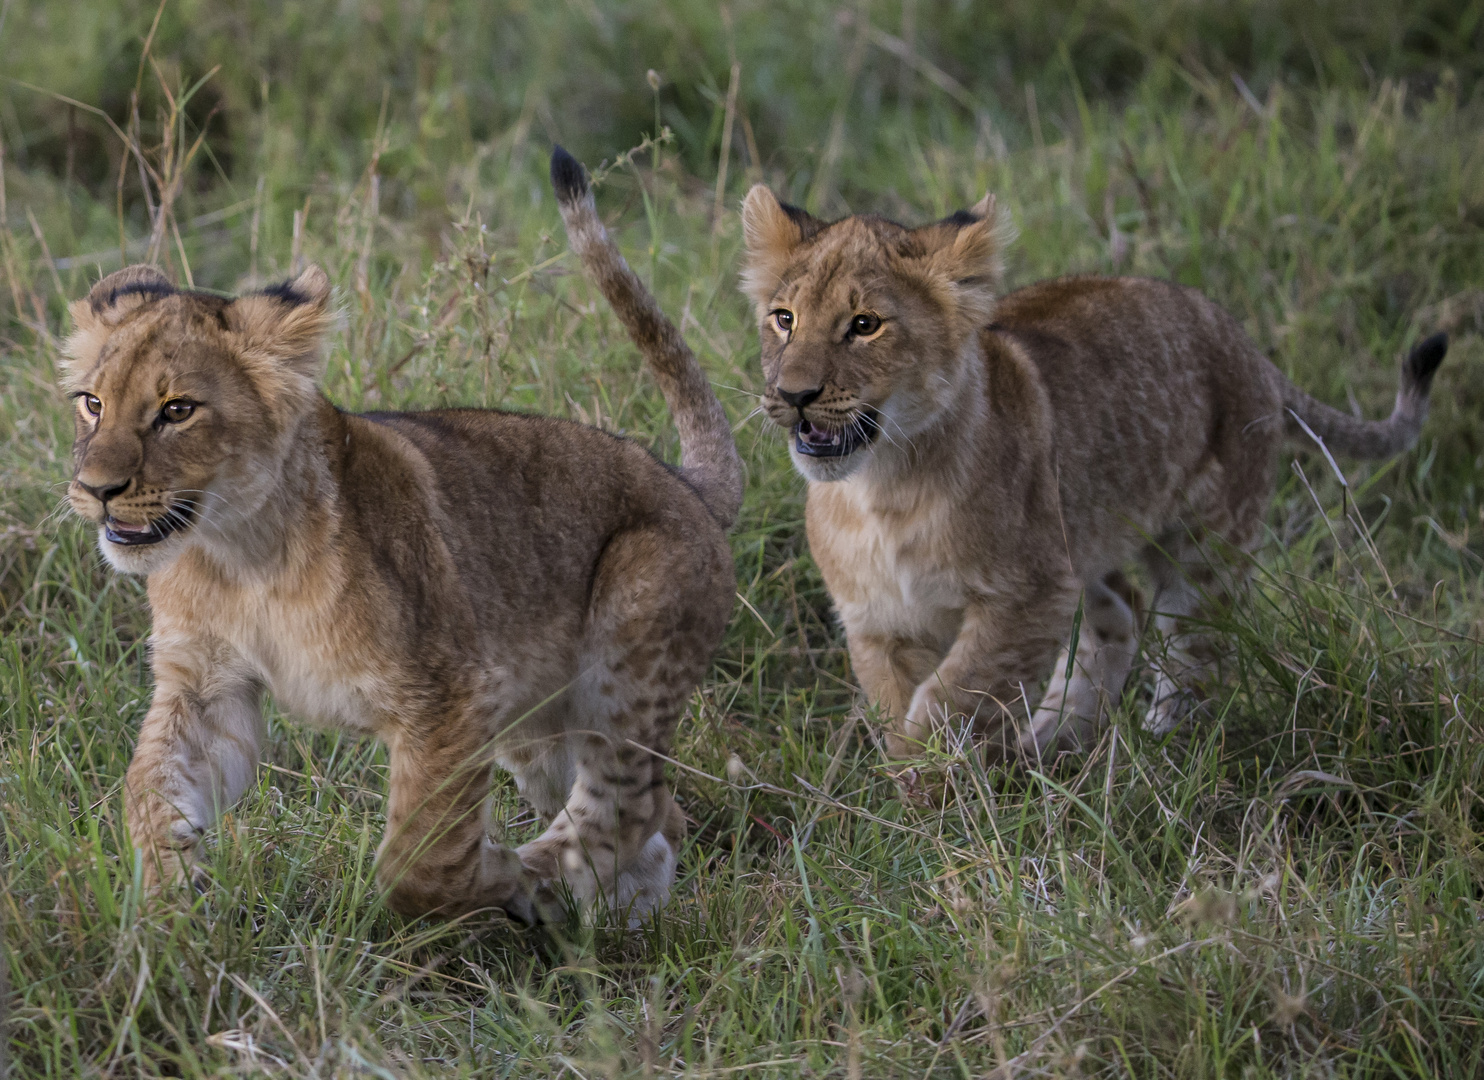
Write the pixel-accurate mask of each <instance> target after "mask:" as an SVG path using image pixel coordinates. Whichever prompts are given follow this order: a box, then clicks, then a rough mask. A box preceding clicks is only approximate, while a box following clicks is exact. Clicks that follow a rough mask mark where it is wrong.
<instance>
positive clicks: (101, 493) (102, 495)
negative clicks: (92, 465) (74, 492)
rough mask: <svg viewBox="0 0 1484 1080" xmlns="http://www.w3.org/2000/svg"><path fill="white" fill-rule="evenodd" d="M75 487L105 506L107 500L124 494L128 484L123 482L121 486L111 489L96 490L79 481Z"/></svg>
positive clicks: (90, 485)
mask: <svg viewBox="0 0 1484 1080" xmlns="http://www.w3.org/2000/svg"><path fill="white" fill-rule="evenodd" d="M77 486H78V487H80V488H82V489H83V490H84V491H86V492H87V493H88V494H89V495H91V496H92V497H93V498H95V499H97V500H98V501H99V502H100V503H105V504H106V503H107V502H108V500H109V499H111V498H113V497H114V496H115V495H122V494H123V493H124V489H125V488H126V487H128V486H129V482H128V481H127V480H125V481H124V482H123V483H122V484H116V485H114V486H113V487H105V488H96V487H94V486H93V485H92V484H84V483H83V482H82V481H81V480H79V481H78V482H77Z"/></svg>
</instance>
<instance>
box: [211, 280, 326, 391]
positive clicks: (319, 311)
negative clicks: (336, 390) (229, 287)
mask: <svg viewBox="0 0 1484 1080" xmlns="http://www.w3.org/2000/svg"><path fill="white" fill-rule="evenodd" d="M222 315H223V317H224V318H225V319H226V322H227V326H228V328H229V329H231V330H232V331H233V332H234V333H236V334H238V335H239V336H240V337H241V338H242V346H243V351H244V353H250V354H255V355H256V356H257V357H259V358H262V359H271V360H274V361H278V362H281V363H286V364H288V365H289V366H290V367H292V368H293V369H295V370H296V371H297V372H298V373H299V374H301V375H306V376H308V377H310V378H313V377H314V375H315V374H316V370H317V368H318V366H319V347H320V342H321V340H322V339H323V337H324V335H325V333H326V331H328V330H329V329H330V326H331V325H332V324H333V323H334V321H335V315H334V312H333V311H332V310H331V309H330V279H329V277H328V276H327V275H326V274H325V272H324V271H323V270H321V269H320V268H319V267H318V266H311V267H309V268H308V269H307V270H305V271H304V272H303V273H302V274H300V275H299V276H298V277H296V278H294V280H292V281H285V282H283V283H282V284H279V285H270V286H268V288H266V289H263V290H262V291H261V292H255V293H248V294H246V295H245V296H239V297H238V298H237V299H236V300H233V301H232V302H231V303H230V304H228V305H227V306H226V308H225V309H223V311H222Z"/></svg>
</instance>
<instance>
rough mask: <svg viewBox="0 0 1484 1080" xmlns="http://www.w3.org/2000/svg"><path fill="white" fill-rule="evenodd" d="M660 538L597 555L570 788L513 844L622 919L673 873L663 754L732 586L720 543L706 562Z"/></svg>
mask: <svg viewBox="0 0 1484 1080" xmlns="http://www.w3.org/2000/svg"><path fill="white" fill-rule="evenodd" d="M666 541H667V538H666V537H665V536H663V535H662V534H661V533H660V531H659V530H656V531H653V532H651V531H643V532H636V533H629V534H625V535H624V536H623V537H621V538H616V539H615V540H614V541H613V542H611V543H610V544H609V547H608V550H607V551H606V552H605V553H604V556H603V560H602V562H601V563H600V566H599V572H598V575H597V580H596V581H595V585H594V594H593V601H592V608H591V617H590V622H589V628H588V631H587V633H586V634H585V637H584V645H585V647H584V649H583V650H582V654H583V660H582V664H583V668H584V670H583V671H582V673H581V674H580V675H579V676H578V678H577V679H576V680H575V682H574V684H573V686H572V687H571V691H570V692H571V695H572V699H571V700H572V707H571V709H570V710H569V712H568V716H569V720H568V724H567V730H566V731H565V732H564V734H563V740H564V743H565V748H566V760H567V762H569V767H570V776H571V788H570V792H569V794H568V796H567V799H566V803H565V805H564V806H562V808H561V809H560V811H558V812H556V813H555V814H554V816H552V817H551V819H550V824H549V826H548V828H547V829H546V831H545V832H544V833H542V835H541V836H539V837H537V838H536V839H535V840H533V841H531V842H530V843H528V844H525V845H524V846H522V847H521V848H520V849H519V854H520V857H521V861H522V862H523V863H524V864H525V866H526V867H527V868H528V869H529V870H531V871H532V872H534V874H535V875H536V876H537V877H539V878H541V879H542V880H544V881H545V882H547V883H548V888H549V889H555V887H556V886H557V885H558V884H559V883H560V884H561V885H564V886H565V888H566V890H567V892H568V893H569V894H570V896H571V898H572V900H573V901H574V902H575V904H576V905H577V906H578V907H579V908H580V909H583V910H588V909H590V908H591V907H592V906H593V905H596V904H601V905H604V906H606V907H607V908H608V910H610V911H612V912H613V913H615V914H617V915H619V916H621V917H623V918H626V919H627V920H628V921H629V923H630V924H636V923H638V922H640V921H642V920H643V919H644V918H645V917H646V916H648V915H649V914H651V913H653V912H654V911H657V910H658V909H659V908H660V907H662V906H664V904H665V902H666V900H667V899H668V898H669V895H670V887H671V885H672V884H673V882H674V880H675V872H676V865H677V859H678V855H679V849H680V843H681V841H682V840H683V838H684V835H685V819H684V817H683V815H682V814H681V813H680V810H679V808H678V807H677V806H676V805H675V801H674V799H673V798H672V797H671V795H670V793H669V791H668V790H667V788H666V786H665V778H664V764H665V763H664V758H665V757H666V756H668V755H669V753H670V743H671V738H672V736H673V734H674V730H675V724H676V721H677V719H678V717H679V716H680V713H681V712H682V711H683V710H684V708H685V706H686V703H687V701H688V700H689V698H690V695H691V693H692V691H694V689H695V687H696V685H697V684H698V683H699V682H700V680H701V677H702V676H703V675H704V674H705V671H706V666H707V664H708V663H709V661H710V658H711V653H712V650H713V649H714V648H715V646H716V644H717V642H718V641H719V639H720V637H721V633H722V630H723V629H724V628H725V620H726V617H727V614H728V613H729V610H730V600H731V590H732V585H731V582H730V580H729V577H728V575H729V574H730V572H731V566H730V560H729V558H728V557H727V553H726V552H725V550H724V549H719V550H718V551H717V552H715V553H714V554H715V556H716V557H715V559H713V560H710V561H709V562H707V561H701V560H697V559H696V556H695V554H694V550H693V549H692V550H691V551H690V552H689V553H687V551H686V549H684V548H679V547H678V546H677V545H676V544H675V543H674V541H673V538H668V542H666ZM698 564H699V565H698ZM723 590H725V591H723Z"/></svg>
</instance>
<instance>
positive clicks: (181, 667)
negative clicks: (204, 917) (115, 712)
mask: <svg viewBox="0 0 1484 1080" xmlns="http://www.w3.org/2000/svg"><path fill="white" fill-rule="evenodd" d="M232 659H233V658H231V657H230V656H228V655H227V654H226V652H225V650H222V649H194V650H192V651H191V653H190V654H189V655H181V654H179V653H177V652H174V651H172V650H170V649H169V648H168V647H166V646H162V645H161V644H160V642H159V640H158V639H157V640H156V653H155V656H154V659H153V661H152V665H151V666H152V667H153V668H154V673H155V694H154V699H153V701H152V702H151V703H150V708H149V712H148V713H147V714H146V715H145V718H144V723H143V725H142V726H141V727H140V730H139V742H138V743H137V745H136V746H135V748H134V758H133V760H132V761H131V762H130V763H129V771H128V773H127V775H126V777H125V782H124V808H125V818H126V820H127V821H128V825H129V835H130V837H131V839H132V840H133V843H134V847H135V848H136V849H137V850H139V851H141V852H143V855H144V882H145V885H146V887H147V888H149V889H150V890H156V889H158V888H159V887H160V886H161V885H163V884H168V883H170V882H172V881H178V880H181V879H182V878H185V877H188V876H189V875H191V873H192V872H193V868H194V865H195V862H196V858H197V847H198V845H199V844H200V841H201V837H202V836H203V835H204V833H205V832H206V830H207V829H208V828H210V826H211V825H212V824H213V823H214V822H215V821H216V819H217V818H218V817H219V816H220V815H221V812H222V811H223V810H224V809H225V808H226V807H228V806H230V805H232V804H233V803H234V802H236V801H237V800H238V799H239V798H240V797H241V796H242V793H243V792H244V791H246V790H247V787H248V785H249V784H251V783H252V781H253V777H254V776H255V775H256V772H257V766H258V757H259V754H260V752H261V747H262V743H263V712H262V708H261V706H260V698H261V696H262V688H261V686H260V685H259V684H258V682H257V681H256V679H254V678H253V677H252V676H251V674H250V673H249V672H247V671H246V670H245V669H244V668H243V667H241V666H240V665H239V664H234V663H233V662H232Z"/></svg>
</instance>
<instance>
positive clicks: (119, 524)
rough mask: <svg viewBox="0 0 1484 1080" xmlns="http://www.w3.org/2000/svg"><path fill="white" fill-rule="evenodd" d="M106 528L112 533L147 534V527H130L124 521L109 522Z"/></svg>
mask: <svg viewBox="0 0 1484 1080" xmlns="http://www.w3.org/2000/svg"><path fill="white" fill-rule="evenodd" d="M108 527H109V528H110V529H112V530H113V531H114V532H128V533H143V532H149V529H150V527H149V525H147V524H145V525H130V524H129V523H128V522H126V521H111V522H109V524H108Z"/></svg>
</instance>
